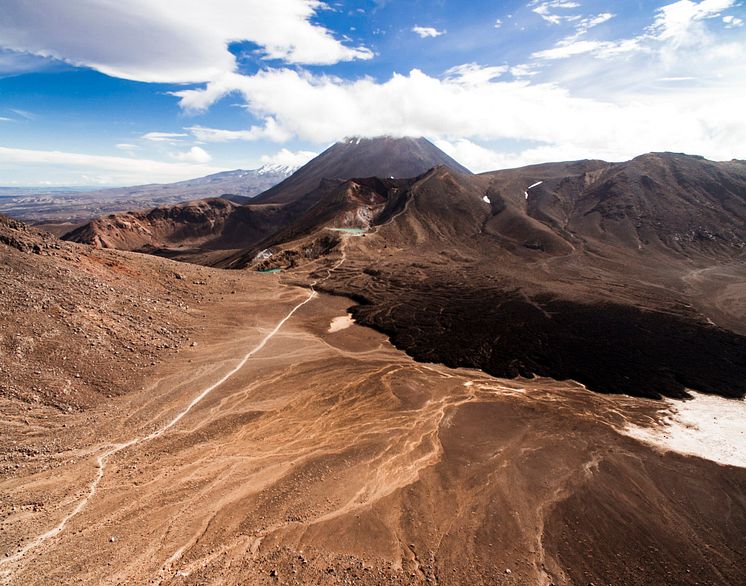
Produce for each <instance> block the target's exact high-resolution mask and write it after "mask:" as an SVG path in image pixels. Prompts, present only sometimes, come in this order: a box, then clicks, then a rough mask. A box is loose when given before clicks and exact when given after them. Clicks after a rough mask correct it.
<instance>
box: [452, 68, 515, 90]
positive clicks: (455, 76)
mask: <svg viewBox="0 0 746 586" xmlns="http://www.w3.org/2000/svg"><path fill="white" fill-rule="evenodd" d="M506 71H508V66H507V65H498V66H491V67H483V66H482V65H479V64H477V63H464V64H463V65H457V66H455V67H451V68H450V69H449V70H448V71H446V73H445V78H446V79H447V80H448V81H449V82H452V83H459V84H464V85H479V84H483V83H487V82H490V81H492V80H493V79H497V78H498V77H500V76H501V75H502V74H503V73H505V72H506Z"/></svg>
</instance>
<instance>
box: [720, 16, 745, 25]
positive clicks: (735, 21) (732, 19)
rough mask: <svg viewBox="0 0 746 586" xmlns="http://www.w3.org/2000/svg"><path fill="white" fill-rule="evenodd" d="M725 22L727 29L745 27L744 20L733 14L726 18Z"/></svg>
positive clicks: (724, 18)
mask: <svg viewBox="0 0 746 586" xmlns="http://www.w3.org/2000/svg"><path fill="white" fill-rule="evenodd" d="M723 22H724V23H725V28H738V27H739V26H743V19H742V18H738V17H737V16H733V15H732V14H728V15H726V16H724V17H723Z"/></svg>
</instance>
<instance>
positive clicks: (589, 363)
mask: <svg viewBox="0 0 746 586" xmlns="http://www.w3.org/2000/svg"><path fill="white" fill-rule="evenodd" d="M736 171H737V172H736V173H735V174H732V175H730V179H731V180H732V181H734V182H736V184H737V182H738V177H739V175H738V173H740V167H737V169H736ZM571 181H573V182H575V183H576V184H577V182H578V178H577V177H573V178H571ZM566 183H567V182H564V183H563V182H562V181H560V182H559V184H561V186H562V187H563V188H565V189H566ZM559 184H558V185H559ZM501 185H502V183H500V181H499V180H497V181H496V180H495V178H494V177H491V176H489V175H487V176H481V177H477V178H474V177H469V176H459V175H457V174H454V173H451V172H450V171H448V170H447V169H445V168H441V169H438V170H435V171H433V172H432V173H430V174H427V175H426V176H424V177H423V178H421V179H420V180H419V181H418V182H416V183H415V184H414V185H413V186H412V188H411V189H410V190H408V191H407V192H406V194H405V195H403V196H402V197H406V198H407V202H406V203H405V204H404V205H403V206H400V207H401V211H400V212H399V214H398V215H395V216H393V217H392V218H391V219H390V220H389V221H388V222H387V223H385V224H383V225H382V226H381V227H379V228H378V229H377V230H376V231H375V232H374V233H372V234H369V235H366V237H365V238H361V239H359V240H357V241H356V245H357V246H356V252H355V253H354V254H348V257H351V258H354V259H355V260H354V262H352V263H348V264H352V265H353V266H350V267H349V268H348V269H347V270H346V271H340V272H338V273H335V277H334V279H333V280H332V281H331V282H333V283H334V284H335V286H336V288H335V290H337V291H338V292H342V293H345V294H348V295H353V296H355V298H356V299H361V300H364V301H365V303H364V304H363V305H361V306H359V307H357V308H355V310H354V314H355V317H356V319H358V320H359V321H360V322H361V323H364V324H368V325H373V326H374V327H377V328H379V329H381V330H382V331H384V332H386V333H387V334H389V335H390V336H391V337H392V341H393V342H394V343H395V344H396V345H397V346H398V347H400V348H403V349H406V350H407V351H408V352H410V353H412V355H413V356H415V357H417V358H418V359H422V360H428V361H438V362H444V363H446V364H448V365H459V366H473V367H478V368H482V369H484V370H486V371H487V372H490V373H491V374H494V375H499V376H517V375H523V376H528V375H531V374H532V373H533V374H541V375H545V376H551V377H553V378H560V379H564V378H572V379H574V380H578V381H580V382H583V383H585V384H586V385H588V386H589V387H590V388H592V389H594V390H598V391H612V392H625V393H628V394H633V395H643V396H659V395H660V394H667V395H672V396H681V395H682V394H683V393H684V389H685V388H693V389H698V390H702V391H706V392H711V393H718V394H723V395H726V396H734V397H735V396H743V395H744V393H746V383H744V382H743V381H744V380H746V338H744V337H743V336H741V335H739V334H738V333H737V332H739V331H743V325H744V323H746V313H745V312H744V307H743V306H742V305H741V306H732V305H731V306H730V308H729V309H728V310H727V311H725V312H724V311H722V309H723V308H722V307H720V300H719V299H718V298H717V296H714V297H713V298H712V299H710V300H704V299H701V298H699V295H698V292H697V290H696V289H694V288H692V287H690V286H689V285H688V284H687V281H686V279H687V278H688V277H689V275H690V274H691V272H692V270H693V269H694V270H700V269H697V268H695V267H708V266H721V267H723V270H726V271H728V270H730V271H731V273H730V276H729V277H727V279H728V281H727V282H728V283H729V284H730V286H736V287H738V286H739V283H740V284H742V283H743V282H744V276H746V275H744V273H745V272H746V271H745V270H744V266H743V263H742V262H741V261H740V259H742V258H743V236H742V235H743V234H744V228H743V224H740V223H739V222H740V220H739V217H738V216H737V215H735V214H734V215H733V216H726V217H724V218H723V219H722V220H721V221H720V223H719V224H718V231H717V235H718V236H717V240H716V241H715V242H714V244H713V240H711V239H709V238H708V239H705V240H702V239H697V238H695V239H689V240H683V241H682V240H681V239H676V238H675V237H674V236H676V235H678V234H680V233H681V230H682V227H686V226H690V225H691V224H688V223H686V222H687V221H689V222H691V221H697V220H696V218H700V217H708V216H707V212H702V214H701V215H700V214H698V213H697V210H696V209H692V208H693V207H694V206H693V205H692V204H687V203H685V200H686V197H689V196H688V194H685V193H684V192H683V190H680V191H678V192H674V193H673V194H669V195H667V196H665V197H667V198H670V199H671V200H672V201H665V202H652V203H651V202H650V199H649V198H650V196H649V194H648V193H647V192H645V191H641V192H638V193H637V194H634V195H629V197H628V199H629V201H633V202H636V203H637V205H638V206H641V207H642V206H645V205H648V206H651V207H652V206H653V205H656V206H657V208H664V212H660V213H667V214H668V215H669V217H670V222H671V226H672V227H673V228H671V227H669V226H667V225H657V224H656V223H655V222H651V223H650V225H651V226H653V227H657V228H658V229H657V231H654V232H653V233H654V234H655V236H656V240H655V241H654V242H650V243H645V242H642V243H640V242H638V241H637V240H632V239H629V238H622V237H620V233H619V231H618V230H616V228H615V227H614V228H612V229H609V230H608V231H607V232H602V233H601V236H599V234H598V232H597V231H595V232H594V231H591V230H588V229H586V228H585V226H583V225H581V227H582V228H583V229H582V230H581V229H578V228H576V227H574V226H573V225H572V224H571V223H570V224H569V229H567V230H565V231H564V232H563V231H561V230H558V229H556V227H555V226H552V224H551V223H550V222H541V221H539V220H538V219H537V218H536V217H534V216H538V215H539V214H538V213H536V212H534V214H533V216H532V215H529V214H523V215H520V214H519V212H518V211H516V208H517V207H519V206H520V204H521V202H520V200H518V201H515V200H512V201H511V200H510V199H508V198H503V200H502V201H501V200H497V198H496V195H497V193H498V190H499V188H500V187H501ZM598 193H599V192H598V191H594V185H593V184H592V183H591V185H590V186H589V187H588V189H587V191H586V192H583V191H581V192H580V193H579V194H578V197H577V200H578V201H587V199H590V198H591V197H596V198H597V199H598V200H599V201H601V202H603V201H604V200H603V197H601V196H599V195H598ZM480 196H481V197H480ZM482 197H487V198H488V199H490V198H492V199H491V200H490V203H489V204H488V203H487V202H485V201H484V200H483V199H482ZM531 197H533V196H532V195H531V194H529V200H528V206H531V201H530V200H531ZM740 197H741V192H739V191H738V190H737V189H736V191H734V192H731V193H729V194H726V195H724V196H723V199H722V201H724V202H726V203H725V204H724V205H730V206H732V207H734V208H735V209H737V208H736V206H737V203H738V201H739V198H740ZM495 200H497V201H495ZM524 202H526V200H525V196H524ZM524 205H526V203H524ZM537 209H539V210H541V207H540V206H537ZM601 209H602V210H603V209H604V208H601ZM705 210H707V211H709V208H707V207H705ZM597 213H599V214H600V215H601V217H602V219H603V221H602V222H599V223H597V224H596V225H601V226H604V225H605V224H604V222H615V223H618V222H620V219H619V217H620V216H619V214H618V213H616V212H614V213H606V214H605V212H603V211H602V212H597ZM635 213H637V212H636V211H635V209H634V208H632V210H631V211H630V212H629V214H628V215H626V216H625V215H623V214H622V215H621V218H622V221H628V222H631V221H633V220H632V218H631V216H633V215H634V214H635ZM503 214H509V215H510V216H509V220H508V221H502V219H501V215H503ZM604 214H605V215H604ZM715 215H716V214H714V213H713V214H712V216H709V217H714V216H715ZM578 217H582V216H578ZM516 218H519V219H520V222H519V221H516ZM690 218H695V220H690ZM622 234H623V233H622ZM713 234H715V232H713ZM713 258H717V259H718V260H717V261H713ZM729 267H730V268H729ZM739 267H740V268H739ZM695 298H696V299H697V303H696V307H695V306H694V304H693V303H692V301H694V300H695ZM714 315H717V319H718V322H717V323H718V324H719V325H715V322H714V321H713V319H712V316H714Z"/></svg>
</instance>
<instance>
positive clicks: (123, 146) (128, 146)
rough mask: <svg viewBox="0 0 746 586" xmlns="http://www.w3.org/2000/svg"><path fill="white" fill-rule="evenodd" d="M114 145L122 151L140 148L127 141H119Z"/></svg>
mask: <svg viewBox="0 0 746 586" xmlns="http://www.w3.org/2000/svg"><path fill="white" fill-rule="evenodd" d="M114 146H116V147H117V148H118V149H121V150H123V151H136V150H137V149H139V148H140V147H139V146H137V145H136V144H130V143H128V142H120V143H119V144H116V145H114Z"/></svg>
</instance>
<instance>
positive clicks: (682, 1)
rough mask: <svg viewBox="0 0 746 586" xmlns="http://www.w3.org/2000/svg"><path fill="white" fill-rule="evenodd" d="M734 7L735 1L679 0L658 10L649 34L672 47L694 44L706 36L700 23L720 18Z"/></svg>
mask: <svg viewBox="0 0 746 586" xmlns="http://www.w3.org/2000/svg"><path fill="white" fill-rule="evenodd" d="M735 5H736V0H701V1H700V2H693V1H692V0H679V1H678V2H673V3H672V4H667V5H665V6H662V7H661V8H659V9H658V11H657V13H656V18H655V22H654V23H653V26H652V27H651V29H650V30H651V33H652V34H653V35H654V36H655V37H656V38H657V39H659V40H661V41H668V42H669V43H671V44H673V45H687V44H694V43H696V42H698V41H700V40H701V39H702V37H703V36H704V35H706V31H705V29H704V28H703V27H702V25H701V21H703V20H707V19H710V18H716V17H718V16H720V13H721V12H722V11H723V10H727V9H728V8H732V7H733V6H735Z"/></svg>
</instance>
